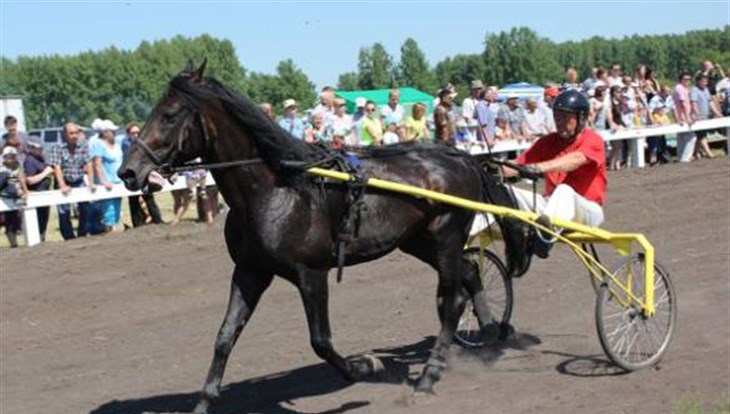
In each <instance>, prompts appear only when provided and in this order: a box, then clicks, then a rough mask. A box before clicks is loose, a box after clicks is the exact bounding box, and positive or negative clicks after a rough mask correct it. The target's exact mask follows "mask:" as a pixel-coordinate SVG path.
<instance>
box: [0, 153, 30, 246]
mask: <svg viewBox="0 0 730 414" xmlns="http://www.w3.org/2000/svg"><path fill="white" fill-rule="evenodd" d="M2 157H3V159H2V165H0V196H2V197H9V198H14V199H17V203H18V204H21V205H22V204H23V202H24V200H25V197H26V195H27V193H28V191H27V189H26V188H25V176H24V174H23V167H22V165H21V164H20V162H19V161H18V151H17V150H16V149H15V147H13V146H10V145H7V146H5V148H3V152H2ZM2 221H3V223H4V224H5V235H6V236H7V238H8V242H9V243H10V247H18V234H19V233H20V227H21V226H20V224H21V219H20V211H19V210H12V211H6V212H4V213H2Z"/></svg>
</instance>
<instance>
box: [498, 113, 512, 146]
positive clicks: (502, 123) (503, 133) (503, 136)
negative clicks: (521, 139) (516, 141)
mask: <svg viewBox="0 0 730 414" xmlns="http://www.w3.org/2000/svg"><path fill="white" fill-rule="evenodd" d="M494 136H495V138H496V139H497V140H498V141H509V140H511V139H512V131H510V130H509V127H508V125H507V118H505V117H503V116H499V117H497V127H496V128H495V129H494Z"/></svg>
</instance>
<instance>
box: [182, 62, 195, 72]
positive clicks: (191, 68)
mask: <svg viewBox="0 0 730 414" xmlns="http://www.w3.org/2000/svg"><path fill="white" fill-rule="evenodd" d="M194 70H195V65H194V64H193V60H192V59H188V64H187V65H185V69H183V72H187V73H193V71H194Z"/></svg>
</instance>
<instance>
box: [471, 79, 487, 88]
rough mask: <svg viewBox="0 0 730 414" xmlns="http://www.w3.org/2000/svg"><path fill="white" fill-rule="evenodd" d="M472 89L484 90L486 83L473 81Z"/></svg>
mask: <svg viewBox="0 0 730 414" xmlns="http://www.w3.org/2000/svg"><path fill="white" fill-rule="evenodd" d="M471 88H472V89H484V83H482V81H480V80H479V79H477V80H473V81H471Z"/></svg>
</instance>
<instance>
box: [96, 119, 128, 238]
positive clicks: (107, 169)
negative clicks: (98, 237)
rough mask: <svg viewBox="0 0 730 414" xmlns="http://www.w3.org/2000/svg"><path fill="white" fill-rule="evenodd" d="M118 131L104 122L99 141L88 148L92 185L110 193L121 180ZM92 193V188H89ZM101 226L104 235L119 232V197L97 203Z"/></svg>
mask: <svg viewBox="0 0 730 414" xmlns="http://www.w3.org/2000/svg"><path fill="white" fill-rule="evenodd" d="M117 129H119V127H117V126H116V125H114V123H113V122H112V121H109V120H105V121H103V124H102V125H101V129H100V132H99V139H98V140H97V141H96V142H95V143H93V144H90V146H89V156H90V157H91V162H92V165H93V167H92V168H93V171H94V178H95V180H94V185H101V186H102V187H104V188H106V189H107V191H111V190H112V189H113V188H114V185H115V184H121V183H122V179H121V178H119V176H117V171H118V170H119V167H121V166H122V160H123V158H124V154H123V152H122V139H124V137H123V136H120V137H117V136H115V133H116V131H117ZM90 187H91V189H92V191H94V187H93V186H90ZM99 211H100V213H101V224H102V226H103V231H104V232H105V233H110V232H116V231H121V230H122V229H121V228H119V223H120V221H121V218H122V199H121V198H120V197H115V198H107V199H104V200H101V201H99Z"/></svg>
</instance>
